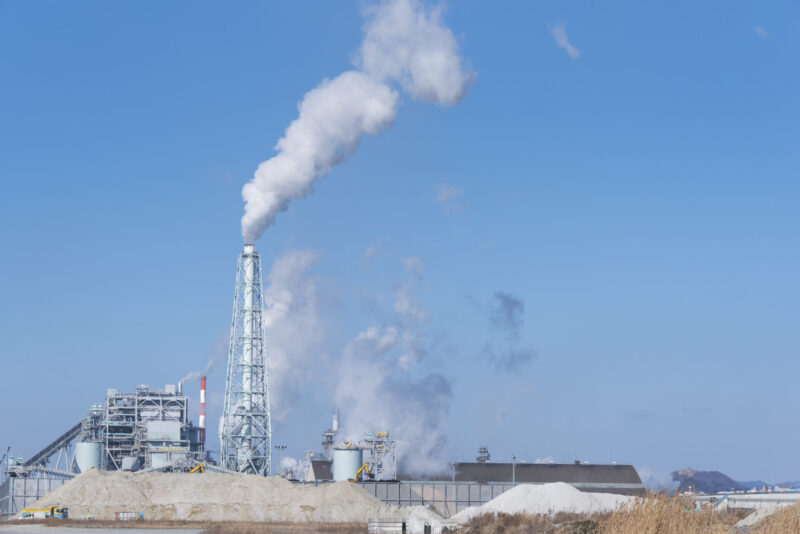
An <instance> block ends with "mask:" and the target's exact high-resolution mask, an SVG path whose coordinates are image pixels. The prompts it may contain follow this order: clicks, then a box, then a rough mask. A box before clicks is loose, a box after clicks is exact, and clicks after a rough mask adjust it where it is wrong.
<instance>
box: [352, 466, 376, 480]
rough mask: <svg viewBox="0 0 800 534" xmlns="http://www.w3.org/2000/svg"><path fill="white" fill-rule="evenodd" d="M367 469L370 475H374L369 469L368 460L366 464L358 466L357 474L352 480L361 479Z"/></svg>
mask: <svg viewBox="0 0 800 534" xmlns="http://www.w3.org/2000/svg"><path fill="white" fill-rule="evenodd" d="M365 471H366V473H367V476H368V477H372V473H370V471H369V466H368V465H367V462H364V465H362V466H361V467H359V468H358V471H356V476H355V477H353V478H351V479H350V482H358V481H359V480H360V479H361V474H362V473H364V472H365Z"/></svg>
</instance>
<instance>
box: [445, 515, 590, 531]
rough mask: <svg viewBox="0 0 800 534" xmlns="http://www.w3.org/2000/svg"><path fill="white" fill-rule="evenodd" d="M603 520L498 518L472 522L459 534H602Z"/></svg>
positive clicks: (534, 516) (528, 516)
mask: <svg viewBox="0 0 800 534" xmlns="http://www.w3.org/2000/svg"><path fill="white" fill-rule="evenodd" d="M602 520H603V516H593V517H591V518H586V517H582V516H578V515H574V514H558V515H556V516H553V517H550V516H544V515H522V514H514V515H509V514H498V515H497V516H492V515H482V516H478V517H476V518H474V519H472V520H471V521H470V522H469V523H467V524H466V525H465V526H464V528H463V529H461V530H459V533H463V534H601V531H600V530H599V529H600V521H602Z"/></svg>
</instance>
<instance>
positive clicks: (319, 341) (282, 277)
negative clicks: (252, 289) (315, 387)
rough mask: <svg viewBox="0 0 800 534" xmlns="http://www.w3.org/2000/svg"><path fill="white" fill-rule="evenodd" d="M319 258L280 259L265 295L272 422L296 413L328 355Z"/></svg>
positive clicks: (300, 254)
mask: <svg viewBox="0 0 800 534" xmlns="http://www.w3.org/2000/svg"><path fill="white" fill-rule="evenodd" d="M317 259H318V254H317V253H316V252H313V251H309V250H290V251H288V252H286V253H284V254H283V255H282V256H281V257H280V258H278V259H277V260H276V261H275V262H274V263H273V265H272V269H271V270H270V273H269V275H268V276H267V281H268V286H267V288H266V290H265V291H264V332H265V336H266V339H267V340H268V343H267V355H268V357H269V372H270V381H271V383H270V399H271V401H272V416H273V418H274V419H275V420H277V421H280V420H281V419H283V418H284V417H285V416H286V415H287V414H288V413H289V412H290V411H291V410H292V408H293V407H294V404H295V403H296V401H297V400H298V399H299V397H300V393H301V391H302V388H303V387H307V381H308V378H309V373H310V370H311V367H312V364H313V363H314V361H315V360H317V359H318V358H319V357H320V356H321V354H322V351H323V345H324V337H325V327H324V321H323V320H322V319H321V317H320V312H319V295H318V288H317V282H316V280H315V278H314V277H313V276H311V274H310V272H309V271H310V269H311V268H312V267H313V265H314V264H315V263H316V261H317Z"/></svg>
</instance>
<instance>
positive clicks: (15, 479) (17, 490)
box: [0, 377, 213, 517]
mask: <svg viewBox="0 0 800 534" xmlns="http://www.w3.org/2000/svg"><path fill="white" fill-rule="evenodd" d="M205 385H206V382H205V377H203V379H202V381H201V391H200V398H201V399H204V398H205ZM201 412H202V408H201ZM205 431H206V429H205V422H204V421H203V419H202V418H201V420H200V421H199V424H198V425H194V424H193V423H192V422H191V420H190V418H189V398H188V397H187V396H186V395H185V394H184V393H183V387H182V385H181V384H180V383H178V384H167V385H166V386H164V389H154V388H150V387H149V386H146V385H140V386H137V387H136V388H134V390H133V391H132V392H121V391H117V390H116V389H108V390H107V391H106V396H105V399H104V401H103V402H102V403H99V404H93V405H92V406H91V407H90V409H89V413H88V414H87V415H86V416H85V417H84V418H83V419H81V420H80V421H79V422H77V423H76V424H75V425H73V426H72V427H70V428H69V429H68V430H67V431H66V432H64V433H63V434H61V435H60V436H58V437H57V438H56V439H55V440H53V441H52V442H51V443H49V444H48V445H47V446H45V447H44V448H42V449H41V450H40V451H38V452H37V453H35V454H33V455H32V456H30V457H29V458H27V459H24V458H21V457H19V456H17V455H13V454H10V452H11V451H10V448H9V450H8V451H7V452H6V454H5V455H4V461H3V462H2V478H1V479H0V480H2V484H0V517H3V516H7V515H13V514H14V513H16V512H17V511H19V510H21V509H22V508H24V507H25V505H28V504H31V503H32V502H33V501H35V500H36V499H38V498H39V497H41V496H43V495H44V494H45V493H47V492H48V491H50V490H52V489H55V488H57V487H59V486H61V485H62V484H64V482H66V481H67V480H69V479H71V478H73V477H75V475H77V474H79V473H83V472H85V471H87V470H88V469H91V468H95V469H101V470H104V471H117V470H122V471H187V470H189V469H191V468H192V467H193V466H195V465H197V464H198V463H201V462H202V463H207V462H208V455H207V453H206V450H205ZM210 467H211V468H212V469H213V466H210Z"/></svg>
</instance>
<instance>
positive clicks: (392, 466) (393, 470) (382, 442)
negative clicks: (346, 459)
mask: <svg viewBox="0 0 800 534" xmlns="http://www.w3.org/2000/svg"><path fill="white" fill-rule="evenodd" d="M359 445H360V446H361V447H362V449H363V450H364V461H365V462H366V463H367V465H369V469H370V472H371V474H372V479H373V480H397V442H396V441H395V440H393V439H391V438H389V433H388V432H375V433H373V432H367V433H366V434H364V440H363V441H362V442H361V443H360V444H359Z"/></svg>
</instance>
